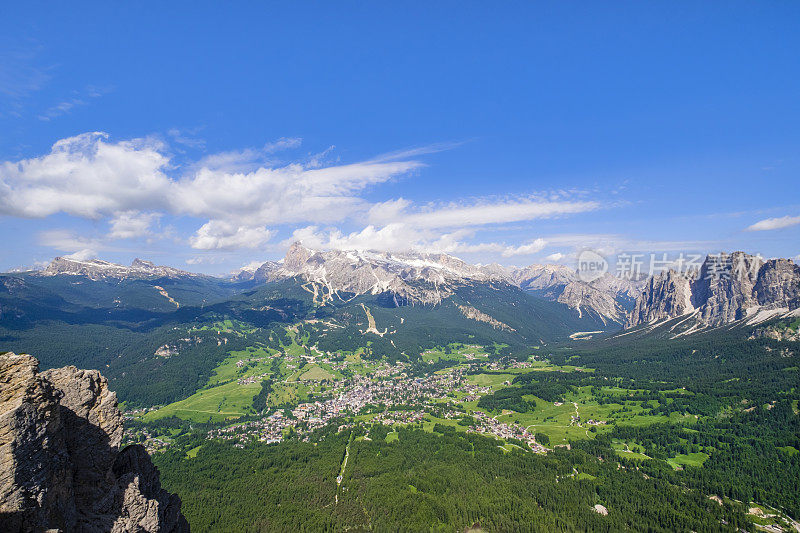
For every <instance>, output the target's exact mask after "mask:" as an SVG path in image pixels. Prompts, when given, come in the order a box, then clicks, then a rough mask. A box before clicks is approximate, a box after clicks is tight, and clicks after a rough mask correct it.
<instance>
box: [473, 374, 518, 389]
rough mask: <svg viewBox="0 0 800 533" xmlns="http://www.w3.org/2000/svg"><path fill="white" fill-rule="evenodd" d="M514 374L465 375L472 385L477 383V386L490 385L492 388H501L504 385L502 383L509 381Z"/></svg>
mask: <svg viewBox="0 0 800 533" xmlns="http://www.w3.org/2000/svg"><path fill="white" fill-rule="evenodd" d="M514 377H515V375H514V374H473V375H471V376H467V379H468V380H469V382H470V383H472V384H473V385H477V386H479V387H491V388H492V389H494V390H497V389H502V388H503V387H505V386H506V385H503V383H504V382H506V381H511V380H512V379H514Z"/></svg>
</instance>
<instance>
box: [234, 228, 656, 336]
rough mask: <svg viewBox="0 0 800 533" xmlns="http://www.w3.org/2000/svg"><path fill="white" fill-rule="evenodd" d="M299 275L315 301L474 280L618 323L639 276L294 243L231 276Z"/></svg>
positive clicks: (401, 299)
mask: <svg viewBox="0 0 800 533" xmlns="http://www.w3.org/2000/svg"><path fill="white" fill-rule="evenodd" d="M289 277H299V278H301V279H302V280H303V281H305V282H306V287H307V290H309V291H312V292H313V293H314V297H315V299H317V300H318V301H320V302H324V301H327V300H329V299H334V298H349V297H351V296H352V295H360V294H368V293H369V294H383V293H386V294H388V295H390V296H391V298H393V299H394V301H395V302H396V303H397V305H405V304H411V305H414V304H438V303H440V302H441V301H442V300H443V299H444V298H447V297H448V296H450V295H451V294H453V291H454V289H455V288H456V287H457V286H463V285H471V284H476V283H494V284H498V283H499V284H509V285H515V286H517V287H520V288H522V289H523V290H526V291H528V292H531V293H534V294H536V295H538V296H541V297H543V298H545V299H548V300H551V301H557V302H559V303H563V304H565V305H567V306H569V307H570V308H572V309H574V310H575V311H577V313H578V315H579V316H581V315H582V314H583V313H589V314H593V315H596V316H598V317H599V318H600V319H601V320H602V321H603V322H617V323H622V322H623V321H624V320H625V314H626V312H627V311H626V305H627V306H628V307H630V304H632V302H633V300H634V299H635V298H636V296H637V295H638V291H639V290H640V288H641V286H642V285H643V283H644V282H636V281H628V280H622V279H617V278H615V277H614V276H611V275H610V274H606V275H604V276H603V277H601V278H599V279H597V280H595V281H593V282H591V283H587V282H584V281H581V280H580V279H579V278H578V275H577V273H576V271H575V270H574V269H571V268H569V267H567V266H564V265H531V266H528V267H524V268H519V267H504V266H502V265H499V264H489V265H473V264H470V263H467V262H465V261H463V260H461V259H458V258H456V257H453V256H451V255H448V254H444V253H424V252H403V253H390V252H375V251H365V250H329V251H316V250H311V249H309V248H306V247H305V246H303V245H302V244H300V243H294V244H293V245H292V246H291V247H290V248H289V250H288V251H287V253H286V257H285V258H284V259H283V260H282V261H280V262H273V261H268V262H265V263H264V264H262V265H261V266H260V267H257V268H253V267H250V268H249V269H243V270H242V271H240V272H239V273H238V274H237V275H236V276H235V279H237V280H240V281H241V280H253V281H256V282H262V283H265V282H269V281H274V280H278V279H285V278H289Z"/></svg>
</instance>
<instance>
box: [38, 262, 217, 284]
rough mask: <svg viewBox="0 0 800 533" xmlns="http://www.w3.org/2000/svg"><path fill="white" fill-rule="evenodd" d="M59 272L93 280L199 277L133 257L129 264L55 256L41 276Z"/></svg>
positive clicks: (53, 274)
mask: <svg viewBox="0 0 800 533" xmlns="http://www.w3.org/2000/svg"><path fill="white" fill-rule="evenodd" d="M61 274H67V275H78V276H86V277H88V278H90V279H93V280H101V279H120V280H122V279H149V278H182V277H201V276H202V275H201V274H193V273H191V272H186V271H184V270H179V269H177V268H172V267H168V266H159V265H156V264H154V263H152V262H150V261H144V260H142V259H134V260H133V262H132V263H131V265H130V266H124V265H118V264H116V263H110V262H108V261H103V260H101V259H87V260H78V259H70V258H68V257H56V258H55V259H53V260H52V261H51V262H50V264H49V265H47V267H46V268H45V269H44V270H42V271H41V275H43V276H57V275H61Z"/></svg>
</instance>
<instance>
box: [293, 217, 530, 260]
mask: <svg viewBox="0 0 800 533" xmlns="http://www.w3.org/2000/svg"><path fill="white" fill-rule="evenodd" d="M472 237H474V232H473V231H472V230H469V229H458V230H455V231H452V232H449V233H440V232H438V231H434V230H430V229H427V228H423V229H419V228H414V227H411V226H409V225H408V224H404V223H394V224H387V225H386V226H383V227H377V226H367V227H365V228H364V229H362V230H360V231H354V232H351V233H342V232H341V231H340V230H339V229H335V228H331V229H327V230H322V231H320V230H319V228H318V227H317V226H307V227H304V228H300V229H298V230H295V231H294V233H293V234H292V236H291V237H290V238H289V239H286V240H285V241H283V242H282V243H281V244H282V245H283V246H288V245H289V244H290V243H292V242H295V241H300V242H301V243H303V244H304V245H305V246H308V247H310V248H318V249H337V250H375V251H381V252H408V251H418V252H441V253H448V254H475V253H495V254H501V255H503V256H504V257H511V256H515V255H529V254H533V253H536V252H538V251H539V250H541V249H542V248H543V247H544V246H545V244H546V243H545V242H544V241H543V240H542V239H536V240H534V241H532V242H531V243H529V244H525V245H522V246H511V245H507V244H504V243H497V242H479V243H470V242H465V239H470V238H472Z"/></svg>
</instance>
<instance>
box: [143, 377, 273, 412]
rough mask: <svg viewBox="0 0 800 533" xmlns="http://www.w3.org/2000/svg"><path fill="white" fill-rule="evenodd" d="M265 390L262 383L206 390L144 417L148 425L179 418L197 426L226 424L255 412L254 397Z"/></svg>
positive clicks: (228, 385) (227, 385) (234, 384)
mask: <svg viewBox="0 0 800 533" xmlns="http://www.w3.org/2000/svg"><path fill="white" fill-rule="evenodd" d="M260 390H261V384H260V383H250V384H248V385H239V384H237V383H236V382H235V381H234V382H231V383H226V384H225V385H220V386H218V387H213V388H210V389H203V390H201V391H198V392H196V393H195V394H192V395H191V396H189V397H188V398H186V399H185V400H181V401H178V402H175V403H171V404H169V405H166V406H164V407H162V408H161V409H158V410H157V411H152V412H150V413H147V414H146V415H145V416H144V420H145V421H152V420H157V419H159V418H165V417H168V416H177V417H178V418H182V419H184V420H191V421H195V422H206V421H208V420H211V421H213V422H222V421H224V420H227V419H230V418H236V417H239V416H242V415H243V414H245V413H247V412H250V411H252V404H253V396H255V395H256V394H258V391H260Z"/></svg>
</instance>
